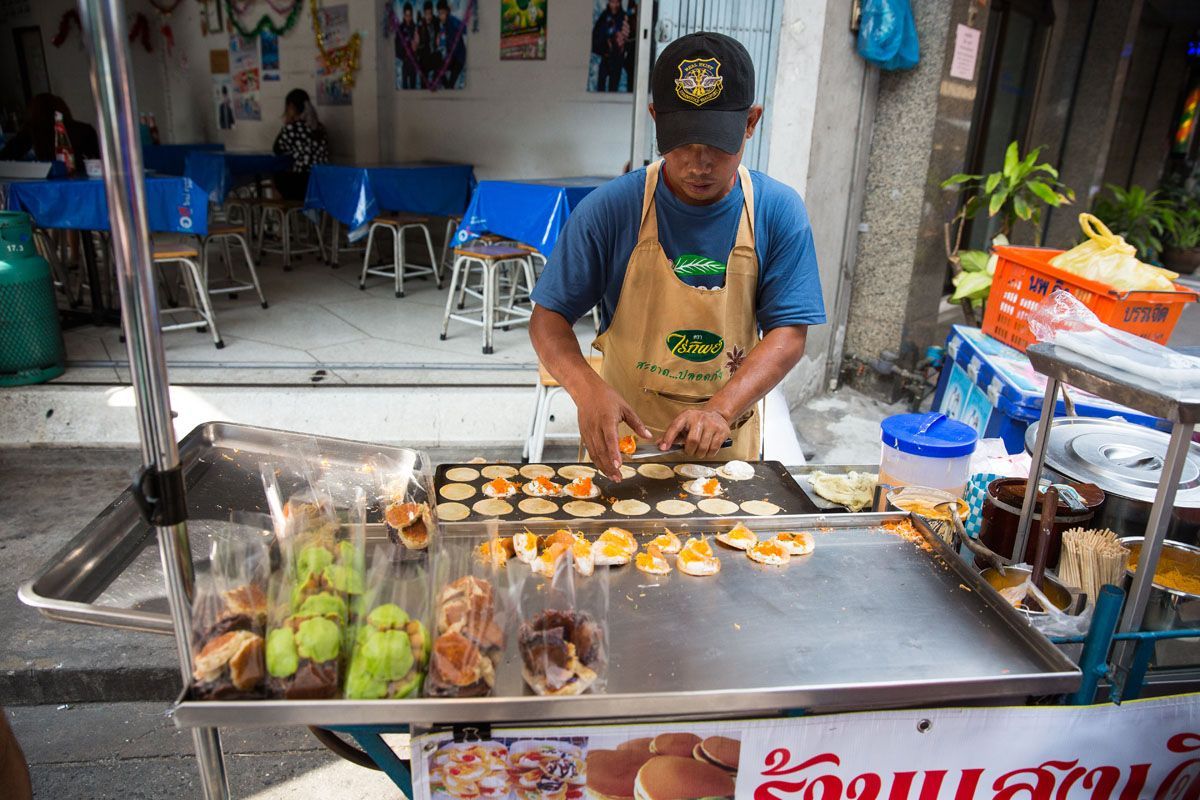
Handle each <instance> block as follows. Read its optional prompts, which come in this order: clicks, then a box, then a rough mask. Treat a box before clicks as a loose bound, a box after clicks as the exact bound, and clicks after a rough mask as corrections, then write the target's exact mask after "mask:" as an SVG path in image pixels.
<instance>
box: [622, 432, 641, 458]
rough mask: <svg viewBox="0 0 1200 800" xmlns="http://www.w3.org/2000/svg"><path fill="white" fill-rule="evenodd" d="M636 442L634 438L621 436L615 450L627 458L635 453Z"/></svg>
mask: <svg viewBox="0 0 1200 800" xmlns="http://www.w3.org/2000/svg"><path fill="white" fill-rule="evenodd" d="M637 444H638V440H637V437H636V436H622V437H621V441H620V442H619V443H618V444H617V449H618V450H620V451H621V452H622V453H624V454H625V455H627V456H631V455H633V454H634V453H635V452H637Z"/></svg>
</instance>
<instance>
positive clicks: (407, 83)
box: [384, 0, 545, 91]
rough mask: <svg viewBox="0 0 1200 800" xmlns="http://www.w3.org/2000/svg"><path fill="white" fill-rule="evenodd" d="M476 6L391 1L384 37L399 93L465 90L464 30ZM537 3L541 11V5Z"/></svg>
mask: <svg viewBox="0 0 1200 800" xmlns="http://www.w3.org/2000/svg"><path fill="white" fill-rule="evenodd" d="M533 1H534V0H531V3H532V2H533ZM475 3H476V0H389V2H388V5H387V18H386V20H385V22H384V35H385V36H386V37H388V38H391V39H392V40H393V42H394V44H395V54H396V88H397V89H401V90H405V89H426V90H431V91H442V90H446V89H462V88H464V87H465V86H466V68H467V29H468V27H469V26H470V24H471V22H472V19H473V18H474V15H475V10H476V6H475ZM541 4H542V5H543V7H544V6H545V0H541ZM543 13H544V8H543Z"/></svg>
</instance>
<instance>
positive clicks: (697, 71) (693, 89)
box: [675, 58, 725, 106]
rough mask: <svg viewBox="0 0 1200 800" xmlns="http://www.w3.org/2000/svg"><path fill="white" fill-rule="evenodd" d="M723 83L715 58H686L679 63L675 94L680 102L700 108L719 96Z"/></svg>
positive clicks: (718, 62) (718, 64)
mask: <svg viewBox="0 0 1200 800" xmlns="http://www.w3.org/2000/svg"><path fill="white" fill-rule="evenodd" d="M724 83H725V79H724V78H723V77H721V62H720V61H717V60H716V59H715V58H686V59H684V60H683V61H680V62H679V77H678V78H676V79H675V94H677V95H679V99H680V100H683V101H685V102H688V103H691V104H692V105H694V106H702V105H704V104H705V103H708V102H710V101H712V100H716V99H717V98H718V97H720V96H721V89H722V87H723V85H724Z"/></svg>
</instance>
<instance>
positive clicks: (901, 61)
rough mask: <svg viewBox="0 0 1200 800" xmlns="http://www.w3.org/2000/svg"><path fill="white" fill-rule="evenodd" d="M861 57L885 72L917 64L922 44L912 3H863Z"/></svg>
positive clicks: (903, 0)
mask: <svg viewBox="0 0 1200 800" xmlns="http://www.w3.org/2000/svg"><path fill="white" fill-rule="evenodd" d="M858 54H859V55H860V56H862V57H863V58H864V59H866V60H867V61H869V62H870V63H872V64H874V65H875V66H877V67H879V68H880V69H883V70H893V71H894V70H905V69H912V68H913V67H915V66H916V65H917V62H918V61H919V59H920V45H919V43H918V41H917V25H916V21H915V20H914V19H913V13H912V6H910V5H909V0H863V4H862V18H861V21H860V22H859V27H858Z"/></svg>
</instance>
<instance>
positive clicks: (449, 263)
mask: <svg viewBox="0 0 1200 800" xmlns="http://www.w3.org/2000/svg"><path fill="white" fill-rule="evenodd" d="M461 224H462V217H460V216H454V217H446V238H444V239H442V260H441V262H439V263H441V265H442V269H452V268H453V267H454V263H453V262H454V236H455V234H457V233H458V226H459V225H461Z"/></svg>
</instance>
